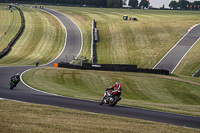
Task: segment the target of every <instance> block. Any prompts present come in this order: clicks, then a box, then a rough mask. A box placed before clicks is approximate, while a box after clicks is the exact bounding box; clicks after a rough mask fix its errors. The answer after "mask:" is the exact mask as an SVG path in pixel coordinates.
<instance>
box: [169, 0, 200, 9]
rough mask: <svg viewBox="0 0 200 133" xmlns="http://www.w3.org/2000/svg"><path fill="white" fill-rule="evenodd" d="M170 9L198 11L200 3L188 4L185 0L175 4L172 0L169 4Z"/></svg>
mask: <svg viewBox="0 0 200 133" xmlns="http://www.w3.org/2000/svg"><path fill="white" fill-rule="evenodd" d="M169 7H170V9H182V10H199V9H200V1H194V2H189V1H187V0H179V2H176V1H175V0H172V1H171V2H170V3H169Z"/></svg>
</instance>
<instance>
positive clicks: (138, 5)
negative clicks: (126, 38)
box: [0, 0, 200, 10]
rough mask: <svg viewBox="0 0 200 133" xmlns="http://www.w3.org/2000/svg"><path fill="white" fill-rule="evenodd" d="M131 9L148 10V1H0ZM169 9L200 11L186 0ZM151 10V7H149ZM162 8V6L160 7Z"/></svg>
mask: <svg viewBox="0 0 200 133" xmlns="http://www.w3.org/2000/svg"><path fill="white" fill-rule="evenodd" d="M127 1H128V6H130V7H131V8H149V5H150V0H141V1H140V2H139V0H0V2H1V3H6V2H13V3H34V4H35V3H38V4H61V5H62V4H64V5H79V6H93V7H109V8H121V7H123V5H126V3H127ZM169 7H170V9H182V10H191V9H192V10H198V9H200V1H194V2H189V1H187V0H179V1H178V2H177V1H176V0H172V1H171V2H170V3H169ZM151 8H152V7H151ZM162 8H164V6H163V7H162Z"/></svg>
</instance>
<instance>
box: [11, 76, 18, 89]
mask: <svg viewBox="0 0 200 133" xmlns="http://www.w3.org/2000/svg"><path fill="white" fill-rule="evenodd" d="M18 82H19V80H18V79H16V78H13V79H11V81H10V89H13V88H14V87H16V85H17V84H18Z"/></svg>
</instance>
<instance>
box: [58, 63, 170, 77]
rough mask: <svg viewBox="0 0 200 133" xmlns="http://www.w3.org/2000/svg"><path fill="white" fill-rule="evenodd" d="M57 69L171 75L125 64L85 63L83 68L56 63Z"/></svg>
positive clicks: (157, 70) (162, 71) (163, 71)
mask: <svg viewBox="0 0 200 133" xmlns="http://www.w3.org/2000/svg"><path fill="white" fill-rule="evenodd" d="M56 64H57V67H62V68H71V69H82V70H100V71H119V72H138V73H151V74H162V75H169V71H168V70H162V69H143V68H137V65H125V64H88V63H83V66H77V65H71V64H69V63H65V62H61V63H56Z"/></svg>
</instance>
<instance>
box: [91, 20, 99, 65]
mask: <svg viewBox="0 0 200 133" xmlns="http://www.w3.org/2000/svg"><path fill="white" fill-rule="evenodd" d="M97 41H98V30H97V28H96V22H95V20H93V21H92V40H91V57H90V58H91V62H92V64H95V63H96V62H97V53H96V42H97Z"/></svg>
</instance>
